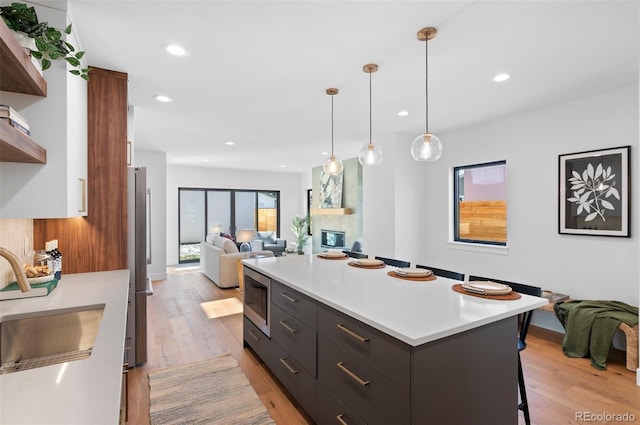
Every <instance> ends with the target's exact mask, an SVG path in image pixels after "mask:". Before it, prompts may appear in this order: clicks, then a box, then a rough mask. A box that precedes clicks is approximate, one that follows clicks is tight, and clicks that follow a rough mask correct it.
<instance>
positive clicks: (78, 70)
mask: <svg viewBox="0 0 640 425" xmlns="http://www.w3.org/2000/svg"><path fill="white" fill-rule="evenodd" d="M0 16H2V19H3V20H4V22H5V23H6V24H7V26H8V27H9V29H11V30H13V31H15V32H16V34H19V35H22V37H23V39H24V37H28V38H29V39H32V40H33V43H30V45H29V46H26V47H27V48H28V49H29V50H30V51H31V55H32V56H33V57H34V58H36V59H37V60H38V61H40V65H41V67H42V70H43V71H44V70H46V69H48V68H49V67H51V61H52V60H59V59H64V60H66V61H67V62H68V63H69V65H71V66H72V67H73V68H74V69H71V70H69V72H70V73H72V74H73V75H78V76H80V77H81V78H84V79H85V80H87V81H88V80H89V74H88V72H89V69H88V68H82V65H81V63H80V59H82V57H83V56H84V52H76V49H75V47H73V45H72V44H71V43H69V42H67V41H66V40H63V38H62V33H63V32H64V33H65V34H71V24H69V25H68V26H67V27H66V28H65V29H64V30H59V29H57V28H53V27H50V26H49V24H48V23H47V22H39V21H38V15H37V14H36V10H35V9H34V8H33V7H30V6H27V5H26V4H24V3H11V5H10V6H2V7H0ZM16 38H18V39H19V36H16ZM27 41H30V40H27Z"/></svg>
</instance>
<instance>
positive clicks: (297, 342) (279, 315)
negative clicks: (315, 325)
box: [271, 305, 317, 378]
mask: <svg viewBox="0 0 640 425" xmlns="http://www.w3.org/2000/svg"><path fill="white" fill-rule="evenodd" d="M271 339H272V341H275V342H277V343H278V344H279V345H280V346H281V347H282V348H284V349H285V350H286V351H287V352H288V353H289V354H291V356H292V357H293V358H294V359H296V361H297V362H298V363H300V364H301V365H302V367H304V368H305V370H306V371H307V372H309V374H310V375H311V376H313V377H314V378H315V377H316V376H317V373H316V347H317V343H316V333H315V332H314V331H312V330H311V329H309V328H308V327H307V326H305V325H304V324H302V323H301V322H300V321H298V320H296V319H295V318H293V316H291V315H290V314H287V313H286V312H284V311H283V310H282V309H280V308H279V307H277V306H275V305H272V306H271Z"/></svg>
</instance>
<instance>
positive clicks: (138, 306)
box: [124, 167, 152, 367]
mask: <svg viewBox="0 0 640 425" xmlns="http://www.w3.org/2000/svg"><path fill="white" fill-rule="evenodd" d="M128 173H129V178H128V184H127V199H128V210H127V237H128V259H129V271H130V273H131V275H130V278H129V306H128V309H127V330H126V337H125V350H124V352H125V353H124V362H125V363H128V364H129V366H130V367H133V366H136V365H140V364H142V363H145V362H146V361H147V296H148V295H150V294H151V293H152V287H151V279H149V278H148V276H147V264H150V263H151V254H150V253H151V246H150V244H151V242H150V236H151V235H150V232H149V225H150V221H151V220H150V210H149V207H150V197H151V191H150V190H148V189H147V169H146V168H144V167H129V169H128Z"/></svg>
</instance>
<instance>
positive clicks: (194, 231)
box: [178, 188, 280, 263]
mask: <svg viewBox="0 0 640 425" xmlns="http://www.w3.org/2000/svg"><path fill="white" fill-rule="evenodd" d="M178 200H179V204H178V210H179V219H178V222H179V227H178V240H179V258H178V261H179V262H180V263H188V262H194V261H200V242H201V241H203V240H204V239H205V237H206V235H207V234H208V233H219V232H224V233H228V234H230V235H231V236H232V237H233V238H234V239H235V235H236V230H240V229H255V230H258V231H274V232H276V235H277V236H278V237H279V236H280V226H279V223H280V192H279V191H258V190H229V189H191V188H179V189H178Z"/></svg>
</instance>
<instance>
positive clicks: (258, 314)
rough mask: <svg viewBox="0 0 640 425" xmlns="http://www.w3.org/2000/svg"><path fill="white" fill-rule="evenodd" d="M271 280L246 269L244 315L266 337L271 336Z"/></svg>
mask: <svg viewBox="0 0 640 425" xmlns="http://www.w3.org/2000/svg"><path fill="white" fill-rule="evenodd" d="M270 300H271V279H270V278H268V277H267V276H265V275H263V274H260V273H257V272H255V271H253V270H251V269H250V268H248V267H244V315H245V316H246V317H247V319H249V320H250V321H251V323H253V324H254V325H256V327H257V328H258V329H260V330H261V331H262V332H263V333H264V334H265V335H266V336H268V337H271V335H270V326H271V311H270V309H269V302H270Z"/></svg>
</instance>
